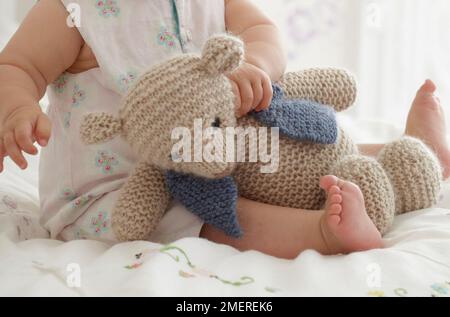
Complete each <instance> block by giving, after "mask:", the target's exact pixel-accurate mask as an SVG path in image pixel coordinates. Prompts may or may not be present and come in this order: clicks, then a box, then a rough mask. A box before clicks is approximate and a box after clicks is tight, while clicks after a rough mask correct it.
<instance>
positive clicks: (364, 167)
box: [81, 35, 440, 240]
mask: <svg viewBox="0 0 450 317" xmlns="http://www.w3.org/2000/svg"><path fill="white" fill-rule="evenodd" d="M243 56H244V51H243V44H242V42H241V41H240V40H238V39H236V38H234V37H231V36H228V35H219V36H216V37H213V38H212V39H210V40H209V41H208V43H207V44H206V45H205V48H204V50H203V54H202V57H198V56H194V55H182V56H180V57H177V58H174V59H172V60H169V61H167V62H165V63H162V64H160V65H158V66H156V67H154V68H153V69H151V70H150V71H148V72H147V73H145V74H144V75H143V76H142V78H141V79H140V80H139V81H138V82H137V83H136V85H135V86H134V87H133V88H132V89H131V90H130V92H129V93H128V96H127V97H126V98H124V100H123V104H122V108H121V111H120V113H119V118H115V117H113V116H112V115H110V114H105V113H102V114H91V115H88V116H87V117H86V119H85V121H84V123H83V125H82V127H81V137H82V139H83V140H84V142H86V143H88V144H94V143H98V142H103V141H107V140H109V139H111V138H113V137H115V136H116V135H117V134H121V135H122V137H124V139H125V140H126V141H127V142H128V143H129V144H130V145H131V146H132V149H133V150H134V151H135V152H136V153H137V154H138V156H139V158H140V161H141V163H140V164H139V165H138V167H137V168H136V170H135V172H134V173H132V174H131V176H130V179H129V180H128V181H127V183H126V185H125V186H124V188H123V189H122V191H121V194H120V198H119V200H118V202H117V204H116V208H115V210H114V213H113V228H114V231H115V233H116V234H117V236H118V238H119V239H120V240H139V239H146V238H147V237H148V236H149V235H150V234H151V233H152V231H153V230H154V229H155V227H156V225H157V224H158V222H159V220H160V219H161V217H162V215H163V214H164V212H165V211H166V208H167V206H168V204H169V200H170V197H169V194H168V193H167V189H166V185H165V182H164V177H163V171H164V170H174V171H177V172H183V173H192V174H196V175H199V176H204V177H208V178H214V177H217V176H219V175H221V176H223V175H225V174H227V175H228V174H233V175H234V176H235V179H236V182H237V184H238V188H239V191H240V194H241V195H242V196H243V197H246V198H249V199H253V200H256V201H260V202H264V203H270V204H274V205H280V206H287V207H294V208H304V209H320V208H322V206H323V203H324V201H325V195H324V193H323V191H321V189H320V188H319V179H320V178H321V177H322V176H324V175H327V174H330V173H335V174H336V175H337V176H339V177H342V178H343V179H346V180H350V181H353V182H355V183H356V184H357V185H359V186H360V188H361V190H362V191H363V193H364V197H365V202H366V208H367V212H368V214H369V216H370V217H371V219H372V220H373V221H374V223H375V224H376V225H377V227H378V228H379V230H380V231H381V232H383V233H384V232H386V231H387V230H388V228H389V227H390V225H391V222H392V218H393V216H394V211H395V210H397V212H398V213H401V212H406V211H410V210H412V209H416V208H419V207H420V208H424V207H429V206H431V205H432V204H433V203H434V202H435V201H436V199H437V195H438V188H439V172H440V169H439V168H438V165H437V161H436V159H435V158H434V156H433V155H432V153H431V152H430V151H428V150H427V148H426V147H425V146H424V145H423V144H422V143H421V142H420V141H416V140H412V139H408V138H407V139H403V140H401V141H399V142H396V143H393V144H390V145H388V146H387V147H386V149H385V150H384V151H383V152H382V153H381V154H380V157H379V162H378V161H376V160H374V159H369V158H365V157H363V156H360V155H358V152H357V149H356V147H355V145H354V144H353V142H352V140H351V139H350V138H349V137H348V136H347V135H346V133H345V132H344V131H342V130H340V131H339V138H338V141H337V143H336V144H333V145H319V144H311V143H301V142H297V141H293V140H291V139H288V138H286V137H283V136H281V138H280V145H279V150H280V156H279V157H280V161H279V162H278V163H279V169H278V172H276V173H273V174H261V173H260V167H261V164H260V163H239V164H237V165H236V164H233V163H207V162H205V161H202V162H193V163H186V162H184V163H175V162H174V161H173V160H172V157H173V153H172V147H173V145H174V141H173V140H172V138H171V137H172V133H173V131H174V129H175V128H179V127H181V128H185V129H188V131H189V132H190V133H191V135H194V131H193V130H194V126H195V124H194V122H195V120H196V119H202V120H203V124H204V126H203V127H204V128H206V127H211V126H213V127H216V126H217V125H219V126H220V128H225V127H235V126H239V127H244V128H245V127H249V126H250V127H259V126H260V124H259V123H258V122H256V121H255V120H254V119H252V118H250V117H245V118H243V119H240V120H236V117H235V109H234V95H233V92H232V89H231V85H230V83H229V81H228V79H227V77H226V76H225V74H226V73H227V72H230V71H233V70H234V69H235V68H237V67H238V66H239V65H240V63H241V62H242V60H243ZM279 84H280V85H281V86H282V88H283V89H284V90H285V94H286V95H287V96H288V97H290V98H302V99H310V100H313V101H316V102H321V103H325V104H328V105H330V106H332V107H334V108H335V109H336V110H337V111H341V110H344V109H347V108H348V107H350V106H351V105H352V104H353V102H354V100H355V98H356V84H355V81H354V79H353V77H352V76H351V75H349V74H348V73H347V72H345V71H341V70H335V69H323V70H322V69H312V70H306V71H301V72H296V73H289V74H286V75H285V76H284V78H283V79H282V80H281V81H280V82H279ZM202 141H203V140H201V139H195V140H194V142H202ZM269 143H270V142H269ZM269 150H270V149H269ZM248 152H249V151H247V153H248ZM394 194H395V196H394ZM394 206H395V207H394Z"/></svg>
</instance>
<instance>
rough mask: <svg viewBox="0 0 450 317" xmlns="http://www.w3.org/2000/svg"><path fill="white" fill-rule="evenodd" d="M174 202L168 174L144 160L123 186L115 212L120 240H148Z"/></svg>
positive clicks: (114, 223) (115, 230) (116, 232)
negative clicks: (167, 186)
mask: <svg viewBox="0 0 450 317" xmlns="http://www.w3.org/2000/svg"><path fill="white" fill-rule="evenodd" d="M169 203H170V194H169V192H168V191H167V188H166V183H165V177H164V174H163V173H162V172H161V171H160V170H158V169H157V168H155V167H153V166H152V165H150V164H148V163H146V162H141V163H139V164H138V166H137V167H136V169H135V170H134V172H133V174H132V175H131V176H130V177H129V179H128V181H127V182H126V184H125V185H124V187H123V188H122V189H121V192H120V196H119V199H118V201H117V203H116V207H115V210H114V213H113V229H114V233H115V234H116V236H117V238H118V239H119V240H120V241H134V240H145V239H148V238H149V236H150V235H151V234H152V233H153V231H154V230H155V228H156V227H157V225H158V224H159V222H160V220H161V218H162V216H163V215H164V213H165V212H166V210H167V208H168V206H169Z"/></svg>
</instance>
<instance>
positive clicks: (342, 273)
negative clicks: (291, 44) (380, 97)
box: [0, 117, 450, 296]
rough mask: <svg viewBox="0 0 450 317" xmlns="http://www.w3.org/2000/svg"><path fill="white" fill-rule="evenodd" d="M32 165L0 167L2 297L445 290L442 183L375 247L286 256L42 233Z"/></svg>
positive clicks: (363, 125)
mask: <svg viewBox="0 0 450 317" xmlns="http://www.w3.org/2000/svg"><path fill="white" fill-rule="evenodd" d="M341 121H342V123H343V124H344V125H347V126H348V127H347V130H349V131H350V132H351V133H353V134H354V136H355V138H357V140H358V141H362V140H365V141H371V142H380V141H388V140H390V139H393V138H395V137H397V136H398V135H399V134H400V130H397V129H395V128H394V127H390V126H387V125H383V124H380V123H370V122H359V123H356V124H355V123H354V122H352V124H351V125H350V124H349V123H350V122H351V120H349V119H348V118H346V117H342V118H341ZM361 131H364V132H366V133H363V134H362V133H361ZM380 131H384V132H385V133H384V134H383V135H381V136H380ZM374 136H377V137H374ZM36 171H37V162H36V161H32V164H31V168H30V169H29V170H28V171H27V172H19V171H17V169H15V168H14V167H12V165H11V164H10V163H9V164H8V166H7V172H6V173H5V174H2V175H0V281H1V283H0V296H36V295H43V296H45V295H56V296H79V295H93V296H94V295H122V296H133V295H137V296H149V295H150V296H316V295H319V296H333V295H340V296H450V188H447V189H446V190H444V193H443V195H442V199H441V202H440V204H439V206H440V207H441V208H437V207H436V208H433V209H429V210H424V211H417V212H414V213H411V214H408V215H405V216H401V217H398V218H397V220H396V222H395V226H394V228H393V229H392V231H391V232H390V233H389V234H388V235H387V236H386V238H385V242H386V246H387V248H385V249H383V250H374V251H370V252H364V253H355V254H352V255H348V256H333V257H324V256H321V255H319V254H318V253H316V252H313V251H307V252H304V253H303V254H301V255H300V256H299V257H298V258H297V259H296V260H294V261H287V260H280V259H276V258H273V257H270V256H266V255H263V254H260V253H258V252H245V253H240V252H238V251H237V250H234V249H233V248H230V247H228V246H223V245H216V244H213V243H210V242H208V241H205V240H201V239H184V240H180V241H175V242H173V244H171V245H170V246H165V247H164V246H161V245H156V244H152V243H148V242H135V243H126V244H120V245H116V246H109V245H105V244H102V243H98V242H93V241H74V242H70V243H62V242H59V241H51V240H46V239H45V238H46V237H47V233H46V232H45V231H44V230H42V228H40V227H39V225H38V221H37V219H38V215H39V210H38V207H37V202H38V199H37V189H36V185H37V173H36ZM18 225H21V226H20V227H22V228H23V227H24V228H25V229H26V230H24V229H21V230H18V229H17V228H18ZM27 240H28V241H27ZM79 270H80V271H79ZM78 272H80V277H81V279H80V280H78V279H77V273H78ZM78 282H80V285H79V286H80V287H71V286H78Z"/></svg>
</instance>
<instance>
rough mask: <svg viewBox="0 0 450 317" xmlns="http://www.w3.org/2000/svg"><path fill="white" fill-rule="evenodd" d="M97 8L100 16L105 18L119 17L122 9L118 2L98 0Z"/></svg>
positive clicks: (114, 0)
mask: <svg viewBox="0 0 450 317" xmlns="http://www.w3.org/2000/svg"><path fill="white" fill-rule="evenodd" d="M96 7H97V9H98V10H99V14H100V15H101V16H103V17H105V18H109V17H118V16H119V15H120V8H119V5H118V4H117V1H116V0H97V2H96Z"/></svg>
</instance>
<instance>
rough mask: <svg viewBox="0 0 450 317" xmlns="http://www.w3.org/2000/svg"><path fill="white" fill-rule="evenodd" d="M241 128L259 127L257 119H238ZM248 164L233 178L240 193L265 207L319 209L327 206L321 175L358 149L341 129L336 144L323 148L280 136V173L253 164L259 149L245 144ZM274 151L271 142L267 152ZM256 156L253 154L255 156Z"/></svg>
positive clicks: (241, 165)
mask: <svg viewBox="0 0 450 317" xmlns="http://www.w3.org/2000/svg"><path fill="white" fill-rule="evenodd" d="M239 126H242V127H253V126H257V127H260V126H261V123H259V122H258V121H256V120H255V119H254V118H250V117H244V118H242V119H240V120H239ZM246 148H247V149H246V153H247V158H246V163H239V164H238V166H237V168H236V171H235V173H234V177H235V179H236V182H237V184H238V188H239V194H240V195H241V196H242V197H245V198H248V199H250V200H254V201H259V202H262V203H266V204H271V205H276V206H282V207H292V208H302V209H309V210H319V209H321V208H322V207H323V205H324V203H325V198H326V197H325V193H324V192H323V191H322V190H321V189H320V187H319V181H320V178H321V177H322V176H325V175H328V174H329V173H330V170H331V167H332V165H334V164H335V162H338V161H340V160H341V159H342V158H344V157H345V156H347V155H353V154H357V148H356V146H355V145H354V143H353V142H352V140H351V139H350V138H349V137H348V135H347V134H346V133H345V132H344V131H343V130H339V133H338V139H337V142H336V143H335V144H330V145H320V144H313V143H309V142H298V141H296V140H293V139H290V138H288V137H286V136H283V135H281V136H280V142H279V161H278V162H276V163H278V165H279V167H278V171H277V172H276V173H271V174H262V173H261V172H260V169H261V167H262V166H263V165H264V164H262V163H260V162H258V163H251V162H249V157H250V156H251V155H253V154H255V153H254V151H258V149H254V148H249V142H248V140H247V145H246ZM271 151H272V148H271V144H270V142H268V152H269V153H270V152H271ZM252 153H253V154H252Z"/></svg>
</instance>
